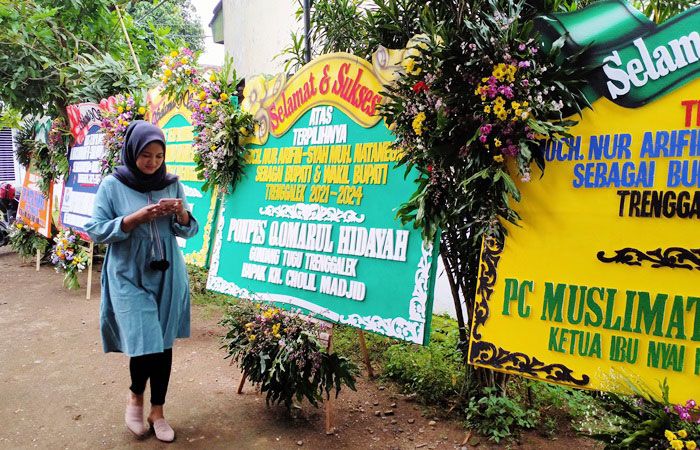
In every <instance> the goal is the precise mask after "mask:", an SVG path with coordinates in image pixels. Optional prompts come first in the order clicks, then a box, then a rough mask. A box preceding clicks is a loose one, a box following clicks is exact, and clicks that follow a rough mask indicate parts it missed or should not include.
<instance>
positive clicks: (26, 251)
mask: <svg viewBox="0 0 700 450" xmlns="http://www.w3.org/2000/svg"><path fill="white" fill-rule="evenodd" d="M48 247H49V240H48V239H46V238H45V237H44V236H42V235H40V234H39V233H37V232H36V231H34V230H33V229H31V228H30V227H28V226H27V225H26V224H24V223H23V222H22V221H21V220H19V219H18V220H17V221H16V222H15V223H14V224H13V226H12V232H11V233H10V248H11V249H12V250H14V251H15V252H17V253H18V254H19V256H20V258H22V259H30V258H33V257H36V254H37V251H38V252H40V253H41V255H43V254H44V253H45V252H46V249H47V248H48Z"/></svg>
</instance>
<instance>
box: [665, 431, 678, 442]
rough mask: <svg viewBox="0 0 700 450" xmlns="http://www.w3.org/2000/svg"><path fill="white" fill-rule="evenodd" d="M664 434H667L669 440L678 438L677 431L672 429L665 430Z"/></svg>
mask: <svg viewBox="0 0 700 450" xmlns="http://www.w3.org/2000/svg"><path fill="white" fill-rule="evenodd" d="M664 436H665V437H666V439H668V440H669V441H673V440H676V439H678V438H677V437H676V435H675V433H673V431H670V430H666V431H664Z"/></svg>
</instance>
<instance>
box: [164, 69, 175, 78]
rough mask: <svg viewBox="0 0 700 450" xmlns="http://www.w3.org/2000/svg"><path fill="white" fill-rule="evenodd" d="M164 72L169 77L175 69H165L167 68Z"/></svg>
mask: <svg viewBox="0 0 700 450" xmlns="http://www.w3.org/2000/svg"><path fill="white" fill-rule="evenodd" d="M163 73H164V74H165V76H166V77H169V76H170V75H172V74H173V71H172V70H170V69H165V70H164V71H163Z"/></svg>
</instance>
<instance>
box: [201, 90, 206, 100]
mask: <svg viewBox="0 0 700 450" xmlns="http://www.w3.org/2000/svg"><path fill="white" fill-rule="evenodd" d="M205 98H207V93H206V92H204V91H199V99H200V100H204V99H205Z"/></svg>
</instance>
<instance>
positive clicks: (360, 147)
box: [208, 53, 437, 344]
mask: <svg viewBox="0 0 700 450" xmlns="http://www.w3.org/2000/svg"><path fill="white" fill-rule="evenodd" d="M379 60H380V58H375V63H374V64H370V63H368V62H366V61H364V60H362V59H360V58H357V57H355V56H352V55H349V54H343V53H337V54H330V55H325V56H322V57H320V58H318V59H316V60H314V61H312V62H311V63H310V64H308V65H306V66H304V67H303V68H302V69H301V70H300V71H299V72H297V74H295V75H294V76H293V77H291V78H290V79H289V80H285V79H284V77H283V76H277V77H273V78H265V77H256V78H253V79H250V80H249V81H248V83H247V85H246V92H245V100H244V102H243V104H242V107H243V108H245V109H246V110H248V111H249V112H251V113H252V114H253V115H254V116H255V117H256V119H257V120H258V121H259V124H260V125H259V127H258V129H257V131H256V136H255V138H254V140H255V142H256V143H255V144H252V145H250V146H249V153H248V155H247V167H246V172H245V176H244V178H243V180H242V181H241V182H240V183H239V184H238V185H237V186H236V188H235V191H234V192H233V193H231V194H230V195H227V196H226V197H225V199H224V202H223V204H222V207H221V209H220V217H219V221H218V230H217V237H216V241H215V244H214V253H213V256H212V263H211V268H210V272H209V281H208V287H209V288H210V289H213V290H216V291H219V292H224V293H227V294H231V295H234V296H237V297H243V298H249V299H255V300H263V301H271V302H275V303H277V304H280V305H282V306H285V307H288V308H300V309H302V310H304V311H306V312H308V313H312V314H315V315H317V316H318V317H321V318H324V319H326V320H329V321H332V322H336V323H345V324H349V325H353V326H356V327H359V328H362V329H365V330H369V331H373V332H376V333H380V334H384V335H387V336H391V337H395V338H399V339H404V340H407V341H411V342H415V343H417V344H423V343H424V342H427V339H428V336H429V333H428V329H429V325H430V315H431V311H432V290H433V283H434V278H435V267H436V263H435V259H436V256H437V245H434V244H428V245H424V244H423V241H422V239H421V235H420V232H419V231H418V230H414V229H412V228H411V227H410V226H406V227H404V226H402V225H401V224H400V222H398V221H397V220H396V219H395V215H396V209H397V208H398V207H399V206H400V205H401V203H402V202H404V201H406V200H407V199H408V198H409V196H410V195H411V193H412V192H413V191H414V190H415V186H414V185H413V179H414V178H415V176H413V174H410V173H409V175H408V177H406V178H405V179H404V173H405V170H404V169H394V166H395V164H396V161H397V160H398V159H399V158H400V152H399V151H398V150H396V149H394V148H392V147H391V146H390V144H392V143H393V141H394V136H393V134H392V133H391V132H390V131H389V130H388V129H387V127H386V125H385V124H384V122H383V121H380V118H379V116H378V115H377V111H376V107H377V105H378V104H379V103H381V101H382V95H381V93H380V92H381V90H382V83H381V81H380V79H383V77H386V75H387V72H386V71H387V70H390V69H383V68H380V67H379V66H380V63H379V62H378V61H379Z"/></svg>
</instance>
